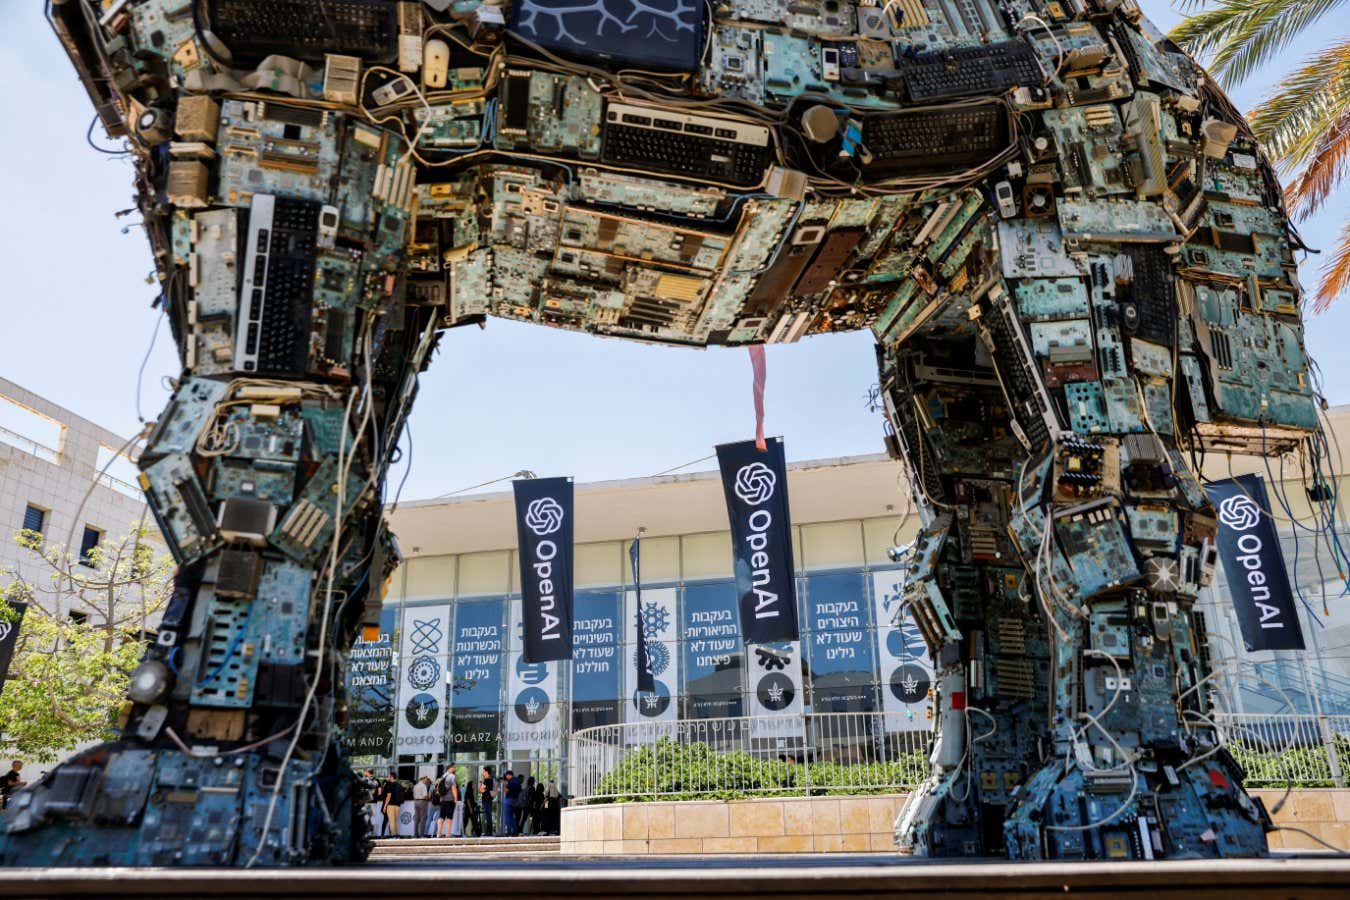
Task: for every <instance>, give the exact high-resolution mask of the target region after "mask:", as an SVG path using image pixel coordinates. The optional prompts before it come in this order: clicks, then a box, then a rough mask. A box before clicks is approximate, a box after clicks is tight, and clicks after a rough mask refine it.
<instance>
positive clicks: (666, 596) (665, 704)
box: [623, 587, 680, 722]
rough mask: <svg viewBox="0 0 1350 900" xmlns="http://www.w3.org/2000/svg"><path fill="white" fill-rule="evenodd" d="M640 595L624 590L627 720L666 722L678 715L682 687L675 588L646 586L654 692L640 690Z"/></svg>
mask: <svg viewBox="0 0 1350 900" xmlns="http://www.w3.org/2000/svg"><path fill="white" fill-rule="evenodd" d="M637 597H638V595H637V592H636V591H625V592H624V617H623V620H624V653H625V660H624V672H625V675H624V680H625V684H626V695H627V697H628V703H627V711H626V713H625V715H624V719H625V721H628V722H665V721H671V720H674V719H677V718H679V710H678V708H677V707H678V704H677V703H676V702H675V701H676V697H677V696H678V693H677V692H678V691H679V688H680V656H679V625H678V623H677V622H676V621H675V588H673V587H667V588H643V590H642V611H641V620H642V634H643V637H644V638H645V639H646V645H647V652H648V654H650V657H651V670H652V675H653V683H654V686H655V688H656V690H654V691H643V692H639V691H638V689H637V647H638V643H637V635H638V631H637V623H638V618H639V613H638V608H637V604H638V599H637Z"/></svg>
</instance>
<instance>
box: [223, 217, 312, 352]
mask: <svg viewBox="0 0 1350 900" xmlns="http://www.w3.org/2000/svg"><path fill="white" fill-rule="evenodd" d="M320 209H321V204H319V203H317V202H315V201H310V200H295V199H290V198H285V197H273V196H271V195H267V194H257V195H255V196H254V198H253V207H252V213H251V219H250V222H249V240H248V245H247V247H248V253H249V256H248V257H247V259H246V262H245V269H244V286H243V290H242V292H241V302H240V310H239V318H240V323H239V324H240V328H239V331H238V333H237V337H236V341H237V343H236V351H235V354H236V368H238V369H240V370H242V371H245V372H256V373H259V374H265V375H303V374H304V373H305V369H306V367H307V365H308V362H309V337H310V323H311V313H310V306H311V301H312V299H313V296H314V266H315V260H316V258H317V255H318V254H317V247H318V236H319V230H318V222H319V212H320Z"/></svg>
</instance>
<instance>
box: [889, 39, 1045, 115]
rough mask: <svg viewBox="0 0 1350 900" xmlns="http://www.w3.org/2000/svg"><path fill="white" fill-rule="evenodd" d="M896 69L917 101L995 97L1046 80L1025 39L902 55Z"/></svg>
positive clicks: (913, 98) (910, 96)
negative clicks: (1011, 89)
mask: <svg viewBox="0 0 1350 900" xmlns="http://www.w3.org/2000/svg"><path fill="white" fill-rule="evenodd" d="M896 68H897V69H898V70H899V72H900V76H901V77H902V78H903V79H904V82H905V87H906V89H907V90H908V92H909V98H910V99H911V100H913V101H914V102H916V103H921V102H927V101H932V100H945V99H949V98H952V97H972V96H980V95H984V96H993V95H996V94H1002V93H1003V92H1004V91H1007V90H1009V89H1010V88H1014V87H1020V86H1023V85H1037V84H1041V83H1042V82H1044V81H1045V73H1044V72H1043V71H1042V70H1041V67H1040V64H1039V63H1038V62H1037V60H1036V54H1035V53H1034V52H1033V51H1032V49H1031V48H1030V47H1029V46H1027V44H1026V43H1025V42H1023V41H1004V42H1002V43H998V44H989V45H987V46H984V47H959V48H957V49H954V50H937V51H933V52H930V53H916V54H914V55H912V56H903V55H902V56H901V57H900V58H899V59H898V60H897V61H896Z"/></svg>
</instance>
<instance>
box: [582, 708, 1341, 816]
mask: <svg viewBox="0 0 1350 900" xmlns="http://www.w3.org/2000/svg"><path fill="white" fill-rule="evenodd" d="M1213 718H1214V722H1215V724H1217V725H1218V726H1219V728H1220V729H1221V736H1222V739H1223V741H1224V744H1225V745H1226V746H1227V748H1228V750H1229V752H1230V753H1232V755H1233V757H1234V758H1235V759H1236V760H1237V762H1238V764H1239V765H1241V766H1242V768H1243V769H1244V770H1245V772H1246V775H1247V777H1246V784H1247V786H1248V787H1267V786H1270V787H1283V786H1285V785H1286V784H1289V783H1291V782H1292V783H1293V784H1295V785H1302V786H1307V787H1321V786H1333V785H1334V786H1336V787H1344V786H1345V785H1346V781H1347V779H1346V776H1345V774H1344V771H1343V768H1342V766H1343V765H1344V764H1346V763H1350V716H1312V715H1268V714H1240V713H1217V714H1215V715H1214V717H1213ZM902 727H903V725H902V723H901V721H900V720H899V719H898V717H896V716H894V715H887V714H884V713H815V714H809V715H806V716H767V717H765V716H760V717H739V718H724V719H686V720H681V721H670V722H629V723H624V724H620V725H601V726H598V727H595V728H587V729H585V730H583V731H578V732H576V733H575V734H573V735H572V736H571V743H570V752H569V755H568V763H567V765H568V767H569V770H570V771H569V775H570V777H569V783H570V790H571V793H572V795H573V797H574V799H575V802H579V803H586V802H592V801H605V800H620V799H622V800H644V799H657V798H664V799H695V798H701V799H718V798H733V797H753V796H769V795H774V794H832V793H838V794H849V793H865V792H886V791H906V790H912V789H913V788H915V787H917V786H918V785H919V784H920V783H922V782H923V781H924V780H925V779H926V778H927V777H928V774H929V764H928V751H929V744H930V741H931V739H932V732H931V731H928V730H919V731H906V730H902Z"/></svg>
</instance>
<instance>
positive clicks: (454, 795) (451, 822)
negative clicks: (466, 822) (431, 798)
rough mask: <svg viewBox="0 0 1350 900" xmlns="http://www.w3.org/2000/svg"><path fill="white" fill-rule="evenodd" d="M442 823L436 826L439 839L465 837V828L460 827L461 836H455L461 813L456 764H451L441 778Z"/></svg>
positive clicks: (461, 825)
mask: <svg viewBox="0 0 1350 900" xmlns="http://www.w3.org/2000/svg"><path fill="white" fill-rule="evenodd" d="M439 789H440V792H441V821H440V822H438V823H437V826H436V836H437V837H463V836H464V826H463V824H460V825H459V834H455V823H456V821H457V819H458V817H459V816H460V812H459V809H458V807H459V781H458V780H457V779H456V778H455V764H454V763H451V764H450V765H449V766H447V767H446V769H445V774H444V775H442V776H441V781H440V785H439Z"/></svg>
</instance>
